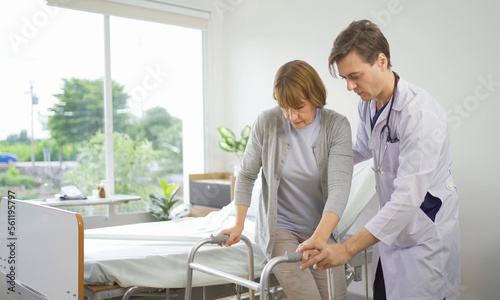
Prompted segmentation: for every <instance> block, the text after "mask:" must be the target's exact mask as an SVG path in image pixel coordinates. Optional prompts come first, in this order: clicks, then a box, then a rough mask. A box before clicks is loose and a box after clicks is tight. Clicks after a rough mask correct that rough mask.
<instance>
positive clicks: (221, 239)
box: [210, 234, 229, 244]
mask: <svg viewBox="0 0 500 300" xmlns="http://www.w3.org/2000/svg"><path fill="white" fill-rule="evenodd" d="M210 238H211V239H212V240H211V241H210V244H224V243H225V242H226V241H227V239H228V238H229V235H227V234H223V235H213V234H212V235H210Z"/></svg>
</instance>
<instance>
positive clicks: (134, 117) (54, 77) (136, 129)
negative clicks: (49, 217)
mask: <svg viewBox="0 0 500 300" xmlns="http://www.w3.org/2000/svg"><path fill="white" fill-rule="evenodd" d="M29 1H30V4H29V5H26V1H24V2H23V4H17V3H14V4H13V5H12V6H13V7H12V8H9V10H8V11H2V12H1V13H0V14H1V15H0V18H1V20H2V21H0V22H1V23H2V29H1V30H2V31H3V32H2V33H3V36H7V37H8V39H7V41H5V40H3V41H2V43H3V44H0V46H1V48H0V49H1V51H0V64H1V65H2V66H3V67H2V68H0V79H1V80H2V82H8V83H9V84H8V85H5V86H4V88H3V89H4V91H3V95H2V96H1V97H2V98H3V99H2V100H1V102H2V106H3V107H4V109H2V110H1V111H2V114H3V116H2V117H1V119H0V152H6V153H12V154H14V155H16V156H17V160H18V161H17V162H11V163H7V164H3V163H0V181H1V180H3V182H8V184H0V186H2V189H3V190H1V191H0V192H1V193H2V195H6V194H7V190H9V189H10V190H12V191H14V192H15V193H16V197H17V198H19V199H33V198H47V197H53V196H54V194H55V193H58V192H59V191H60V187H61V186H64V185H65V184H74V185H76V186H77V187H79V188H80V189H81V190H82V191H83V192H84V193H85V194H87V195H91V194H92V193H91V190H92V189H94V188H95V187H96V185H97V184H98V183H99V182H100V180H102V179H108V180H109V179H110V178H111V179H113V181H112V182H110V186H112V187H114V192H115V193H120V194H134V195H140V196H141V197H142V200H143V201H140V202H134V203H132V202H131V203H130V204H127V205H121V206H117V213H127V212H137V211H145V210H147V205H148V202H147V198H148V195H149V193H151V192H152V191H154V189H155V188H159V185H158V181H157V179H158V178H163V179H165V180H167V181H168V182H177V183H181V184H182V183H183V181H184V179H183V178H184V176H183V173H184V172H185V170H188V172H200V171H203V92H202V89H203V86H202V82H203V68H202V56H203V51H202V40H203V31H202V30H200V29H198V28H194V29H192V28H186V27H181V26H176V25H169V24H163V23H157V22H151V21H147V20H137V19H135V18H134V19H131V18H125V17H123V16H104V15H102V14H100V13H92V12H88V11H79V10H72V9H63V8H58V7H51V6H45V5H43V2H40V1H35V0H29ZM49 2H54V1H49ZM104 2H107V1H105V0H97V1H87V2H82V3H104ZM71 3H77V4H78V3H79V1H72V2H71ZM110 3H111V2H110ZM113 3H114V2H113ZM56 4H57V3H56ZM115 4H116V3H115ZM116 5H119V3H118V4H116ZM14 6H15V7H14ZM103 7H104V8H106V7H107V6H106V5H104V6H103ZM85 10H87V9H85ZM88 10H89V11H95V9H88ZM133 11H134V12H135V13H137V12H138V11H139V12H140V11H141V9H134V10H133ZM104 12H105V11H104ZM143 16H148V17H149V18H151V19H153V20H160V19H161V18H158V17H155V15H154V14H144V15H143ZM133 17H136V16H133ZM108 18H109V19H108ZM191 19H192V18H191ZM191 19H189V18H188V21H189V22H191V21H192V20H191ZM194 19H195V20H196V18H194ZM107 20H109V23H106V22H107ZM161 20H163V19H161ZM174 20H175V18H174ZM176 22H178V23H182V22H180V21H176ZM189 22H188V23H189ZM106 24H109V27H108V26H106ZM189 24H191V23H189ZM195 27H196V26H195ZM105 36H106V37H107V38H106V39H104V38H103V37H105ZM107 45H109V48H107ZM106 51H107V52H106ZM105 53H110V55H109V56H106V55H105ZM106 66H109V69H108V70H110V72H105V70H106ZM108 83H109V86H111V87H112V93H111V96H112V100H111V98H110V99H106V97H104V99H103V95H105V93H106V92H105V87H106V85H107V84H108ZM106 101H108V103H106ZM111 102H112V105H111V108H112V113H110V114H106V113H105V111H106V110H105V107H106V105H107V104H111ZM7 107H8V108H7ZM110 116H112V121H113V122H112V124H113V126H112V127H113V132H112V133H111V135H110V136H112V138H113V140H114V142H111V145H112V148H113V149H114V151H113V152H112V156H111V157H112V159H111V161H110V160H109V159H108V158H109V157H106V155H105V153H106V148H107V149H109V144H110V143H109V141H108V142H106V138H107V137H108V136H109V135H107V133H106V127H108V128H109V127H110V125H109V124H111V117H110ZM106 122H107V123H106ZM32 140H33V146H32V143H31V141H32ZM186 145H188V146H187V147H186ZM193 149H197V150H195V151H194V153H195V155H191V154H190V157H192V158H193V159H189V160H185V159H183V157H184V155H185V153H186V152H187V151H190V152H191V153H192V152H193ZM32 153H33V154H34V163H33V162H32V158H31V156H32ZM106 165H108V166H109V165H111V166H113V169H112V172H111V176H110V175H109V174H110V173H109V171H106ZM3 182H2V183H3ZM91 209H92V211H89V209H87V211H84V210H83V209H81V211H80V212H82V213H83V214H104V215H106V214H108V213H109V212H108V211H107V207H106V206H104V207H103V208H97V207H96V208H91Z"/></svg>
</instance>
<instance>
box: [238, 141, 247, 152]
mask: <svg viewBox="0 0 500 300" xmlns="http://www.w3.org/2000/svg"><path fill="white" fill-rule="evenodd" d="M237 148H238V150H240V151H241V152H245V145H243V143H241V142H239V143H238V147H237Z"/></svg>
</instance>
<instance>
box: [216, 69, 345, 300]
mask: <svg viewBox="0 0 500 300" xmlns="http://www.w3.org/2000/svg"><path fill="white" fill-rule="evenodd" d="M273 96H274V99H275V100H276V101H277V104H278V106H277V107H275V108H272V109H269V110H266V111H264V112H262V113H261V114H260V115H259V116H258V118H257V120H256V121H255V123H254V124H253V127H252V133H251V136H250V139H249V142H248V145H247V148H246V151H245V154H244V158H243V162H242V165H241V169H240V172H239V173H238V176H237V179H236V186H235V198H234V199H235V200H234V201H235V204H236V224H235V225H234V226H233V227H231V228H227V229H225V230H223V231H221V232H220V233H219V234H227V235H229V238H228V240H227V242H226V243H225V244H224V245H225V246H230V245H232V244H234V243H237V242H238V241H240V239H239V236H240V235H241V232H242V230H243V225H244V219H245V217H246V214H247V210H248V207H249V206H250V200H251V194H252V188H253V185H254V182H255V180H256V179H257V177H258V174H259V172H261V171H262V174H261V175H262V176H261V178H262V190H261V195H260V201H259V207H258V211H259V212H258V215H257V233H256V241H255V242H256V243H257V244H258V245H259V247H260V248H261V250H262V251H263V252H264V253H265V255H266V257H267V258H268V259H270V258H272V257H275V256H279V255H283V254H284V253H285V251H289V252H295V250H296V249H297V247H298V245H299V244H300V243H302V242H304V241H306V240H311V241H318V242H322V243H325V242H327V243H330V244H331V243H337V242H338V232H337V230H336V229H335V227H336V226H337V223H338V222H339V220H340V217H341V216H342V213H343V212H344V209H345V206H346V203H347V198H348V196H349V191H350V186H351V179H352V169H353V156H352V142H351V129H350V125H349V122H348V120H347V119H346V118H345V117H344V116H342V115H340V114H338V113H337V112H335V111H333V110H330V109H326V108H324V106H325V104H326V89H325V86H324V84H323V82H322V80H321V78H320V77H319V75H318V74H317V72H316V71H315V70H314V69H313V68H312V67H311V66H310V65H309V64H308V63H306V62H304V61H299V60H295V61H291V62H288V63H286V64H284V65H283V66H281V67H280V68H279V70H278V72H277V74H276V77H275V80H274V91H273ZM312 254H313V253H308V252H306V253H305V254H304V256H309V255H312ZM299 266H300V263H290V264H280V265H278V266H277V267H276V268H275V269H274V273H275V275H276V277H277V279H278V281H279V283H280V285H281V286H282V287H283V290H284V292H285V293H286V295H287V297H288V299H291V300H293V299H328V285H327V279H326V278H327V274H326V271H325V270H316V269H313V268H312V267H311V268H308V269H306V270H304V271H301V270H300V269H299ZM334 278H335V296H336V299H345V298H346V297H347V288H346V281H345V274H344V266H339V267H336V268H335V269H334Z"/></svg>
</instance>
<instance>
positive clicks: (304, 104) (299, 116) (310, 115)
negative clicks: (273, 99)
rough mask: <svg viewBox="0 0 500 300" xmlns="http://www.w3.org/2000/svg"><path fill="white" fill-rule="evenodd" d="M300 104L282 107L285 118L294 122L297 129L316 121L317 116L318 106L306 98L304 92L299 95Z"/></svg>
mask: <svg viewBox="0 0 500 300" xmlns="http://www.w3.org/2000/svg"><path fill="white" fill-rule="evenodd" d="M298 100H299V102H300V104H299V106H297V107H281V111H282V112H283V115H284V116H285V118H286V119H287V120H288V121H289V122H290V124H292V126H293V127H294V128H295V129H301V128H304V127H306V126H307V125H309V124H311V123H312V122H314V119H315V118H316V107H315V106H314V104H313V103H312V102H311V101H310V100H309V99H306V98H305V97H304V96H303V95H302V93H301V94H300V97H299V99H298Z"/></svg>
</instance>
